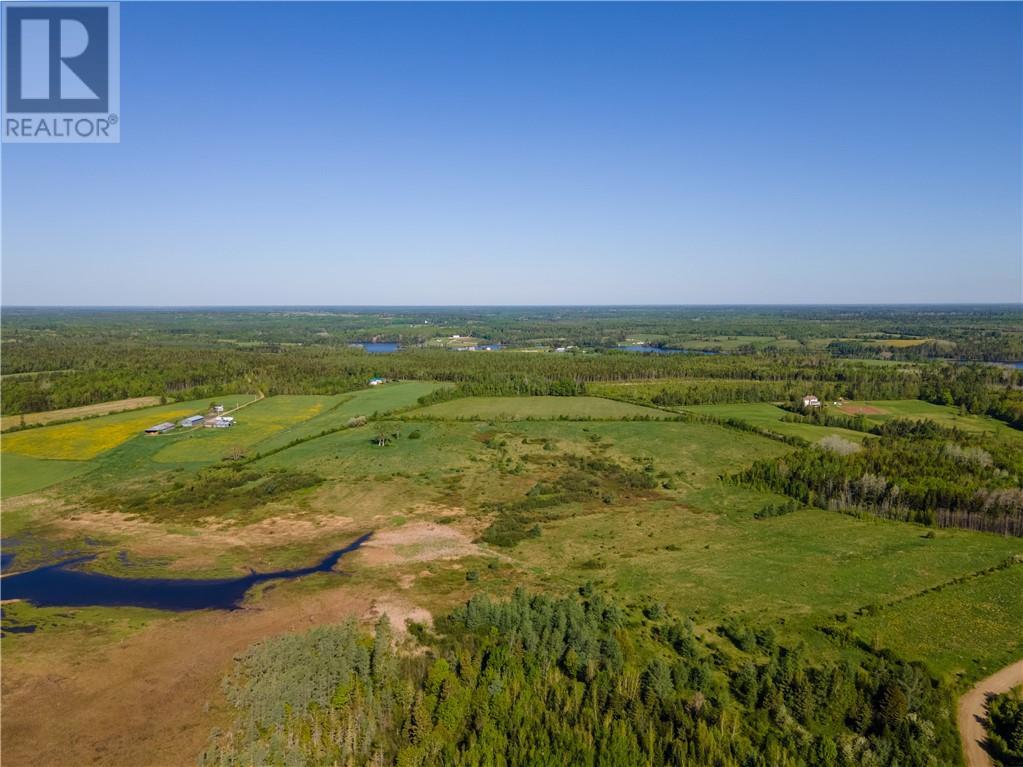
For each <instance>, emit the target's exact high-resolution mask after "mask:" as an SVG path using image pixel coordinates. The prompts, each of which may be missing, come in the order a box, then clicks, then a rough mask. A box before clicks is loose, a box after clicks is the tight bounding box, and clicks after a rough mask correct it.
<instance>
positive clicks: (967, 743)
mask: <svg viewBox="0 0 1023 767" xmlns="http://www.w3.org/2000/svg"><path fill="white" fill-rule="evenodd" d="M1020 684H1023V660H1018V661H1016V662H1015V663H1013V664H1011V665H1009V666H1006V667H1005V668H1003V669H1001V670H1000V671H997V672H996V673H994V674H992V675H991V676H989V677H988V678H987V679H982V680H981V681H980V682H978V683H977V684H976V685H975V686H974V687H973V689H971V690H970V691H969V692H968V693H966V694H965V695H963V697H961V698H960V699H959V709H958V711H957V712H956V721H957V722H958V723H959V737H960V738H962V741H963V754H964V756H965V757H966V767H991V765H992V764H993V762H992V761H991V757H990V756H988V753H987V751H985V750H984V747H983V745H982V744H983V742H984V739H985V738H986V737H987V733H986V732H985V731H984V724H983V721H984V716H985V710H984V706H985V704H986V703H987V696H988V695H991V694H996V693H1000V692H1006V691H1008V690H1011V689H1012V688H1013V687H1016V686H1017V685H1020Z"/></svg>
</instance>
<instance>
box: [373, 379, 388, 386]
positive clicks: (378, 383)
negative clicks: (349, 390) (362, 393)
mask: <svg viewBox="0 0 1023 767" xmlns="http://www.w3.org/2000/svg"><path fill="white" fill-rule="evenodd" d="M384 383H387V379H386V378H370V379H369V385H370V386H379V385H380V384H384Z"/></svg>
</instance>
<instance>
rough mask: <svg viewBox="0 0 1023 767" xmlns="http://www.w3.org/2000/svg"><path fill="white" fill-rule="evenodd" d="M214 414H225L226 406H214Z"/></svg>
mask: <svg viewBox="0 0 1023 767" xmlns="http://www.w3.org/2000/svg"><path fill="white" fill-rule="evenodd" d="M213 412H214V413H223V412H224V406H223V405H214V406H213Z"/></svg>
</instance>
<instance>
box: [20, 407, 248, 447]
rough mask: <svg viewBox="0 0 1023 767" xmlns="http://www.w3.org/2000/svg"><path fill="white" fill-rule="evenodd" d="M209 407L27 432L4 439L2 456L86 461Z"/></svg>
mask: <svg viewBox="0 0 1023 767" xmlns="http://www.w3.org/2000/svg"><path fill="white" fill-rule="evenodd" d="M251 399H252V395H249V394H237V395H231V396H229V397H223V398H219V399H218V400H217V401H218V402H222V403H223V404H224V405H225V406H228V407H234V406H235V405H238V404H241V403H242V402H247V401H249V400H251ZM209 404H210V403H209V400H195V401H192V402H177V403H175V404H173V405H162V406H160V407H154V408H147V409H145V410H144V411H128V412H124V413H115V414H113V415H105V416H100V417H98V418H90V419H88V420H85V421H77V422H75V423H65V424H59V425H55V426H42V427H40V428H37V429H26V430H25V431H19V432H15V433H14V434H11V435H9V436H6V437H4V438H3V450H4V452H5V453H18V454H20V455H27V456H32V457H35V458H55V459H62V460H72V461H85V460H88V459H90V458H95V457H96V456H98V455H100V454H101V453H105V452H106V451H108V450H112V449H113V448H115V447H117V446H118V445H121V444H123V443H124V442H126V441H128V440H129V439H132V438H133V437H140V436H142V431H143V430H144V429H146V428H147V427H149V426H152V425H154V424H157V423H160V422H161V421H174V420H177V419H180V418H184V417H185V416H189V415H193V414H194V413H200V412H205V411H206V409H207V407H209ZM174 436H176V435H174V434H173V433H171V434H168V435H161V436H159V437H154V438H152V439H165V438H173V437H174Z"/></svg>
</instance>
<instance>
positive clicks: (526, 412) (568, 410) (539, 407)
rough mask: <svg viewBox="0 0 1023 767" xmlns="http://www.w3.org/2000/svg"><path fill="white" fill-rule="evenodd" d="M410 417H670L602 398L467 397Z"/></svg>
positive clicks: (617, 418)
mask: <svg viewBox="0 0 1023 767" xmlns="http://www.w3.org/2000/svg"><path fill="white" fill-rule="evenodd" d="M409 417H410V418H417V417H422V418H440V419H451V420H456V419H464V420H469V421H484V420H488V421H520V420H528V419H531V418H536V419H557V418H564V419H567V420H586V419H593V420H608V421H614V420H620V419H627V418H657V419H660V418H668V417H670V415H669V414H667V413H665V412H664V411H663V410H656V409H654V408H648V407H642V406H640V405H630V404H629V403H627V402H616V401H614V400H608V399H602V398H600V397H465V398H463V399H456V400H452V401H450V402H441V403H439V404H436V405H430V406H428V407H425V408H422V409H421V410H415V411H413V412H411V413H409Z"/></svg>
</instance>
